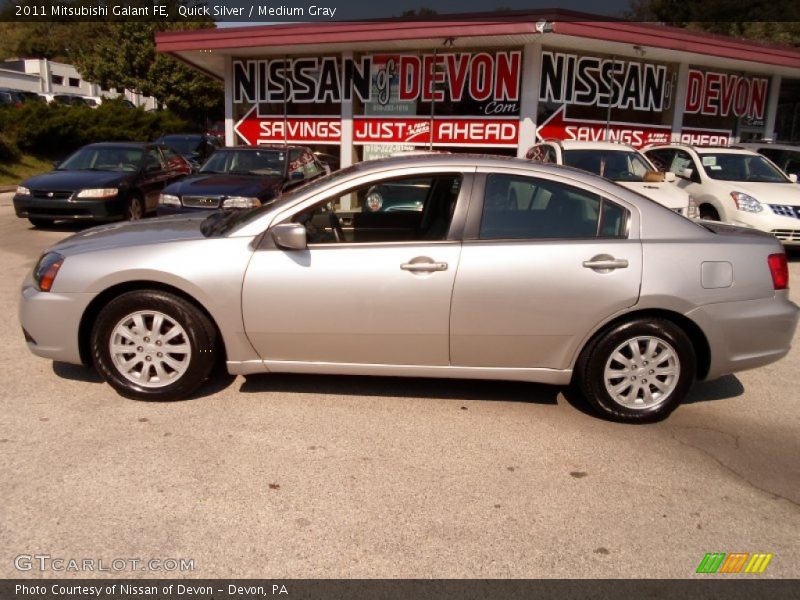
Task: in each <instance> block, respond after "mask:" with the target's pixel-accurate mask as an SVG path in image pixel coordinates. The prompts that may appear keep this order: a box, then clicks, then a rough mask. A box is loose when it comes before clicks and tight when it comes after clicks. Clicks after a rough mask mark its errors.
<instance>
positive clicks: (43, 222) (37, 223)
mask: <svg viewBox="0 0 800 600" xmlns="http://www.w3.org/2000/svg"><path fill="white" fill-rule="evenodd" d="M28 221H30V222H31V225H33V226H34V227H37V228H39V229H45V228H47V227H52V225H53V219H37V218H34V217H31V218H29V219H28Z"/></svg>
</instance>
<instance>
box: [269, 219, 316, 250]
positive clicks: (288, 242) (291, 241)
mask: <svg viewBox="0 0 800 600" xmlns="http://www.w3.org/2000/svg"><path fill="white" fill-rule="evenodd" d="M270 233H271V234H272V239H273V241H274V242H275V245H276V246H277V247H278V248H282V249H283V250H305V249H306V248H307V247H308V240H307V239H306V228H305V226H303V225H301V224H300V223H281V224H280V225H276V226H275V227H273V228H272V230H271V232H270Z"/></svg>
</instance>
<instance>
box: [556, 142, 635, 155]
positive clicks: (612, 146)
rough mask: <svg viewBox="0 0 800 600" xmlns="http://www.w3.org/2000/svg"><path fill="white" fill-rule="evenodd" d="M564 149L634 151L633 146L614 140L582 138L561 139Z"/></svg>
mask: <svg viewBox="0 0 800 600" xmlns="http://www.w3.org/2000/svg"><path fill="white" fill-rule="evenodd" d="M560 144H561V147H562V148H563V149H564V150H612V151H613V150H616V151H618V152H634V151H635V149H634V148H633V146H629V145H628V144H618V143H616V142H585V141H582V140H563V141H561V142H560Z"/></svg>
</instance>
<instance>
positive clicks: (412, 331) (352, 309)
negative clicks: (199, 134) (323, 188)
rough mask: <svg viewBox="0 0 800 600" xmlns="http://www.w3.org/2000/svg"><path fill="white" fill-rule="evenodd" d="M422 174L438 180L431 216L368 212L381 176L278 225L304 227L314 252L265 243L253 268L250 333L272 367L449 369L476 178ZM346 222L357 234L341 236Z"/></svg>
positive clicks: (248, 285) (247, 313) (248, 283)
mask: <svg viewBox="0 0 800 600" xmlns="http://www.w3.org/2000/svg"><path fill="white" fill-rule="evenodd" d="M472 170H474V168H472ZM421 175H428V176H429V177H430V180H431V186H430V190H429V194H428V197H427V198H426V204H425V210H423V211H419V210H407V211H395V212H380V213H372V212H369V211H364V210H362V207H363V206H364V205H365V200H366V197H367V195H368V194H369V192H370V190H373V189H374V188H375V186H376V185H378V184H382V183H384V181H383V180H381V179H376V178H375V177H374V176H373V177H372V178H371V179H370V180H369V182H365V183H361V184H355V185H354V186H353V187H348V189H346V190H343V191H342V190H339V191H336V192H334V193H330V194H328V195H323V196H321V197H317V198H315V199H314V201H313V204H311V205H308V204H307V205H305V206H303V207H302V208H296V209H292V210H291V211H288V212H287V213H285V214H282V215H279V216H277V217H276V220H275V223H281V222H294V223H302V224H303V225H305V227H306V230H307V232H308V234H307V235H308V247H307V248H306V249H305V250H283V249H280V248H277V247H276V246H275V245H274V243H273V241H272V239H271V236H270V235H267V236H265V238H264V239H265V244H264V245H263V246H262V247H260V248H259V249H258V250H257V251H256V252H255V253H254V255H253V258H252V259H251V261H250V265H249V267H248V269H247V273H246V275H245V279H244V287H243V291H242V313H243V319H244V326H245V330H246V332H247V337H248V338H249V340H250V342H251V343H252V344H253V346H254V347H255V349H256V350H257V351H258V353H259V354H260V356H261V357H262V358H263V359H264V360H265V361H266V364H267V366H268V367H272V368H277V369H278V370H286V369H287V366H286V365H287V364H288V363H290V362H293V363H304V362H315V363H335V364H338V365H346V364H372V365H439V366H441V365H447V364H448V363H449V334H450V331H449V315H450V299H451V294H452V289H453V281H454V278H455V275H456V271H457V270H458V263H459V257H460V254H461V242H460V239H459V235H460V231H459V227H460V226H459V225H458V224H459V223H462V222H463V216H462V215H463V212H464V211H465V209H464V208H463V207H464V206H465V203H466V201H467V200H466V199H467V198H468V195H469V192H470V189H471V182H472V176H471V174H470V173H469V172H464V171H457V172H447V173H436V172H424V173H416V174H415V175H414V177H419V176H421ZM456 206H458V207H460V208H459V210H458V211H456ZM454 214H455V217H454V216H453V215H454ZM342 222H347V223H350V225H349V226H345V227H339V233H337V231H336V227H334V226H333V223H338V224H339V225H341V223H342ZM342 236H344V237H343V239H342ZM278 364H280V365H281V366H280V367H276V365H278Z"/></svg>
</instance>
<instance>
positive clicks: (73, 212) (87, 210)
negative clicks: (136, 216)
mask: <svg viewBox="0 0 800 600" xmlns="http://www.w3.org/2000/svg"><path fill="white" fill-rule="evenodd" d="M125 209H126V202H125V199H124V198H122V197H120V196H119V195H118V196H117V197H116V198H112V199H107V200H106V199H97V200H91V199H86V200H75V199H73V198H65V199H52V200H51V199H43V198H34V197H33V196H20V195H15V196H14V212H16V214H17V216H18V217H20V218H23V219H25V218H28V219H53V220H58V219H66V220H85V221H114V220H118V219H124V218H125Z"/></svg>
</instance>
